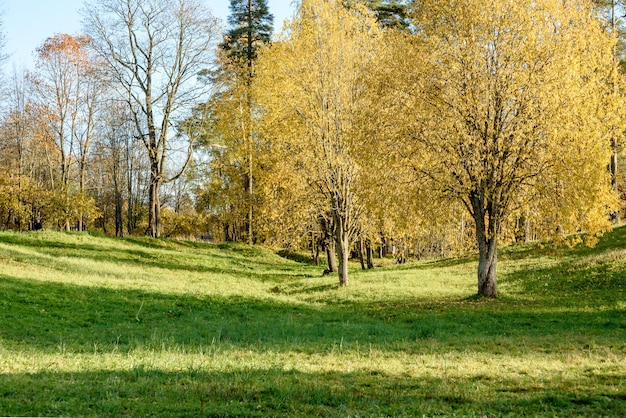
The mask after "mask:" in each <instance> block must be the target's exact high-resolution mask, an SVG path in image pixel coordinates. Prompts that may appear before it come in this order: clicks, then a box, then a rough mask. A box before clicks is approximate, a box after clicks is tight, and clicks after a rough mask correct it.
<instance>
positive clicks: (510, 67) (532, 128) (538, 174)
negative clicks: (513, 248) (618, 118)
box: [396, 0, 615, 297]
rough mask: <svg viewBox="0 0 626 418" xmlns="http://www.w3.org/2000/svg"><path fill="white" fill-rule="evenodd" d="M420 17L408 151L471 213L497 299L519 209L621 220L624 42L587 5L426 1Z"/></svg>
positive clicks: (549, 219) (591, 223)
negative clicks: (617, 66) (614, 77)
mask: <svg viewBox="0 0 626 418" xmlns="http://www.w3.org/2000/svg"><path fill="white" fill-rule="evenodd" d="M416 16H417V20H416V21H415V22H414V24H415V26H416V27H418V28H420V31H419V34H418V35H417V36H407V43H405V44H404V47H403V48H402V49H401V50H399V51H398V54H399V55H398V59H403V60H405V61H406V62H409V63H410V64H409V65H407V67H406V71H403V72H401V73H400V74H398V80H400V81H401V84H402V87H401V88H399V89H398V90H397V91H396V93H397V97H398V98H399V100H398V103H401V106H402V109H403V112H402V115H403V116H406V118H408V119H407V120H408V121H409V122H410V126H411V127H410V128H409V129H408V130H407V134H406V135H405V136H404V146H406V149H405V151H406V152H410V156H411V157H412V159H413V160H412V164H413V167H414V169H415V171H416V172H417V173H420V174H421V176H422V178H423V179H424V181H425V182H429V184H430V185H429V186H428V187H431V188H432V190H434V191H436V192H439V196H442V197H445V198H446V199H454V200H456V201H458V202H460V203H462V205H463V206H464V207H465V208H466V210H467V211H468V213H469V214H470V215H471V217H472V219H473V220H474V223H475V233H476V242H477V246H478V250H479V265H478V293H479V294H480V295H485V296H489V297H496V295H497V285H496V265H497V248H498V240H499V237H500V236H501V231H502V227H503V224H504V223H505V222H506V221H507V218H508V217H509V216H510V215H511V214H512V213H513V212H514V211H515V210H516V208H519V207H522V206H528V207H532V208H533V211H534V212H535V216H536V217H537V218H538V219H543V220H544V221H545V224H546V225H548V227H547V229H548V231H551V232H552V234H554V233H555V232H559V233H567V232H577V231H579V230H584V231H586V232H588V233H589V234H595V233H597V232H600V231H602V230H604V229H606V228H609V227H610V225H609V224H607V219H608V211H609V210H610V208H612V207H613V205H614V202H615V201H614V194H613V193H612V192H611V190H610V187H609V186H610V183H609V180H608V175H607V170H606V161H608V155H609V152H610V149H609V147H608V145H609V140H608V138H609V137H610V129H609V128H608V127H609V126H611V125H612V120H611V118H612V114H611V112H610V109H612V106H611V103H610V102H611V101H612V100H613V95H612V93H611V89H610V87H609V86H610V83H609V82H608V81H609V80H610V75H611V71H612V69H613V58H612V56H613V55H612V48H613V42H612V40H611V39H610V37H608V36H607V35H606V33H605V32H603V31H602V29H601V28H600V26H599V24H598V21H597V20H596V19H595V18H594V17H593V15H592V10H591V8H590V5H589V4H588V3H586V2H585V1H567V2H563V1H556V0H540V1H535V2H527V1H517V0H505V1H501V2H493V1H488V0H463V1H459V2H439V1H424V2H420V3H419V5H417V6H416ZM435 197H436V195H435V194H433V199H434V198H435ZM548 231H547V232H548Z"/></svg>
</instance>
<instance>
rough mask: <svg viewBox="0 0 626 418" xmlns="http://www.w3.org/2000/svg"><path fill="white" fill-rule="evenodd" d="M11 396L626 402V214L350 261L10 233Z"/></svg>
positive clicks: (2, 350) (574, 408)
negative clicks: (482, 279) (608, 224)
mask: <svg viewBox="0 0 626 418" xmlns="http://www.w3.org/2000/svg"><path fill="white" fill-rule="evenodd" d="M0 263H1V264H2V269H1V270H0V292H1V294H2V298H1V300H0V306H1V309H0V373H1V374H0V415H22V416H26V415H30V416H36V415H54V416H59V415H64V416H85V415H97V416H113V415H115V416H117V415H123V416H141V415H158V416H194V415H202V416H387V415H388V416H421V415H424V414H425V415H438V414H441V415H452V414H457V415H463V416H485V415H486V416H507V415H509V416H520V415H532V416H542V415H543V416H545V415H548V416H555V415H559V416H560V415H564V416H571V415H581V416H582V415H584V416H593V415H598V416H599V415H604V416H606V415H608V416H624V415H626V299H625V297H624V290H625V287H626V228H620V229H616V230H615V231H613V232H612V233H610V234H607V235H606V236H605V237H603V238H602V239H601V241H600V243H599V244H598V245H597V246H596V247H595V248H593V249H589V248H584V247H576V248H573V249H558V248H553V247H550V246H546V247H542V246H539V245H529V246H522V247H510V248H507V249H504V250H503V251H502V255H501V260H500V263H499V267H500V271H499V280H500V293H501V297H499V298H498V299H497V300H487V299H482V298H476V297H475V296H474V294H475V282H476V280H475V271H476V260H475V258H474V257H468V258H460V259H450V260H441V261H426V262H419V263H413V264H411V265H409V266H402V267H395V266H386V267H380V268H377V269H375V270H373V271H360V270H357V269H355V270H354V272H353V276H352V277H353V280H352V284H351V286H350V287H348V288H338V287H337V285H336V282H337V279H336V277H328V276H325V277H322V276H321V274H320V273H321V269H320V268H319V267H314V266H310V265H306V264H301V263H296V262H294V261H290V260H286V259H284V258H281V257H279V256H278V255H275V254H272V253H270V252H268V251H266V250H264V249H261V248H257V247H247V246H243V245H238V244H224V245H211V244H201V243H190V242H181V241H170V240H150V239H147V238H126V239H112V238H106V237H103V236H94V235H87V234H78V233H57V232H45V231H44V232H35V233H28V234H18V233H12V232H1V233H0Z"/></svg>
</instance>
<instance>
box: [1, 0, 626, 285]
mask: <svg viewBox="0 0 626 418" xmlns="http://www.w3.org/2000/svg"><path fill="white" fill-rule="evenodd" d="M230 6H231V9H230V11H231V14H230V17H229V19H228V25H229V29H228V30H226V31H223V32H222V31H220V29H219V22H218V20H217V19H215V18H214V17H213V16H212V15H211V13H210V11H209V10H208V9H206V8H205V7H204V6H202V4H201V3H199V2H197V1H195V0H168V1H156V0H104V1H98V2H95V1H93V2H87V3H86V4H85V8H84V11H83V23H84V28H85V30H84V34H83V35H65V34H59V35H54V36H52V37H50V38H48V39H47V40H45V41H44V42H43V43H42V45H41V46H40V47H39V48H38V49H37V51H36V56H37V64H36V68H35V69H34V70H32V71H27V72H25V73H23V74H18V73H15V74H13V76H12V77H10V78H9V80H8V82H7V83H6V84H7V94H6V99H5V100H4V104H5V106H4V108H5V111H4V113H3V119H2V124H1V126H0V129H1V130H2V134H1V138H2V139H1V141H2V145H1V146H0V159H2V162H3V164H2V168H3V173H2V176H0V195H2V199H0V226H2V227H3V228H6V229H16V230H32V229H39V228H58V229H65V230H69V229H78V230H84V229H87V228H88V229H100V230H103V231H104V232H105V233H109V234H114V235H117V236H122V235H128V234H147V235H150V236H152V237H159V236H199V237H204V238H211V239H215V240H225V241H243V242H248V243H250V244H253V243H257V244H265V245H271V246H276V247H287V248H298V249H302V248H309V249H310V250H311V251H312V254H313V257H314V258H317V257H318V256H319V252H320V251H321V252H323V253H325V254H326V260H327V263H328V269H327V271H329V272H336V273H337V274H338V277H339V283H340V285H348V283H349V276H348V260H349V259H350V258H351V257H353V256H356V257H358V258H360V260H361V264H362V266H363V268H367V267H372V266H373V260H372V258H373V254H374V253H376V252H378V253H379V255H383V254H384V253H385V252H388V251H390V252H393V253H394V255H395V256H396V257H397V259H398V261H399V262H403V261H404V260H405V259H406V257H407V256H408V255H409V254H412V255H415V256H418V257H419V256H432V255H446V254H450V253H453V252H462V251H468V250H473V251H477V252H478V254H479V266H478V293H479V294H482V295H486V296H491V297H495V296H496V295H497V282H496V267H497V248H498V244H499V243H506V242H513V241H528V240H534V239H540V238H541V239H552V240H557V241H563V242H569V243H576V242H577V241H583V240H584V241H585V242H587V243H588V244H593V242H594V240H595V239H596V237H597V236H598V234H601V233H602V232H603V231H606V230H608V229H609V228H610V227H611V225H612V223H614V222H618V221H619V219H620V210H621V204H622V202H623V199H620V194H621V193H622V187H623V184H624V182H623V181H622V179H621V174H620V173H621V171H620V170H619V165H618V159H619V154H620V150H621V137H622V135H623V131H624V123H623V122H624V121H623V118H622V116H621V115H622V113H623V71H622V68H623V65H622V62H623V56H624V47H623V36H622V32H623V31H622V29H623V27H622V23H623V22H622V20H623V19H622V17H621V16H623V5H622V4H621V3H620V2H617V1H615V0H614V1H602V2H599V1H598V2H595V3H590V2H587V1H586V0H571V1H570V0H568V1H562V0H540V1H534V2H526V1H521V2H520V1H517V0H504V1H502V2H493V1H487V0H462V1H458V2H451V3H450V2H440V1H436V0H422V1H415V2H409V1H396V0H379V1H368V2H362V1H356V0H354V1H340V0H302V1H301V2H300V4H299V5H298V6H297V10H296V13H295V14H294V16H293V17H292V18H291V19H290V20H288V21H287V22H285V26H284V29H283V30H282V31H281V32H280V33H278V34H273V18H272V15H271V13H270V11H269V9H268V7H267V3H266V0H231V5H230Z"/></svg>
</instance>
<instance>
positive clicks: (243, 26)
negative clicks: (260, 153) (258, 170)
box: [220, 0, 274, 244]
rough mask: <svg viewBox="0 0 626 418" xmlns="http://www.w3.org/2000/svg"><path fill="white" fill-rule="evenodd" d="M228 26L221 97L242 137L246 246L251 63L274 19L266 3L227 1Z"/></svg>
mask: <svg viewBox="0 0 626 418" xmlns="http://www.w3.org/2000/svg"><path fill="white" fill-rule="evenodd" d="M230 13H231V14H230V16H229V17H228V23H229V24H230V25H231V29H230V30H229V31H228V32H226V34H225V35H224V42H223V43H221V44H220V47H221V49H223V50H224V51H225V53H226V57H227V59H226V60H225V61H223V64H224V68H223V70H224V71H226V73H227V74H228V75H229V76H230V77H231V84H230V86H229V90H230V93H231V94H228V95H222V97H223V98H226V97H228V98H229V99H231V100H234V101H238V102H239V108H240V111H239V112H237V113H233V114H232V115H231V117H232V116H234V117H235V118H237V119H238V120H237V128H236V129H235V132H239V133H240V134H241V135H242V137H243V138H244V143H245V148H246V152H245V154H244V155H245V157H246V159H247V164H246V166H247V167H246V168H247V176H246V177H247V178H246V179H245V180H247V182H246V183H247V184H245V186H244V188H247V193H248V202H247V206H248V221H247V223H248V243H249V244H252V243H253V242H254V236H253V225H252V221H253V212H254V161H253V160H254V148H255V144H254V142H255V141H254V137H255V132H254V129H253V126H252V125H253V121H254V116H253V103H254V99H253V97H252V83H253V78H254V68H253V67H254V61H255V60H256V58H257V50H258V49H259V48H260V47H261V46H263V45H264V44H267V43H269V42H270V40H271V36H272V31H273V20H274V17H273V16H272V14H270V12H269V9H268V7H267V1H266V0H231V1H230Z"/></svg>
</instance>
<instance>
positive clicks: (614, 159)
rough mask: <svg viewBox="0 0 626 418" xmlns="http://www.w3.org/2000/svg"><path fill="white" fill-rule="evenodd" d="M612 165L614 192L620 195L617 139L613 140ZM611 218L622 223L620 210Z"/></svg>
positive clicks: (610, 167) (610, 168)
mask: <svg viewBox="0 0 626 418" xmlns="http://www.w3.org/2000/svg"><path fill="white" fill-rule="evenodd" d="M611 151H612V154H611V163H610V165H609V170H610V171H611V185H612V186H613V190H615V192H616V193H619V190H618V187H617V159H618V148H617V139H615V138H613V139H611ZM611 218H612V220H613V222H614V223H615V224H619V222H620V210H619V208H618V209H617V210H616V211H615V212H614V213H613V214H611Z"/></svg>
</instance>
